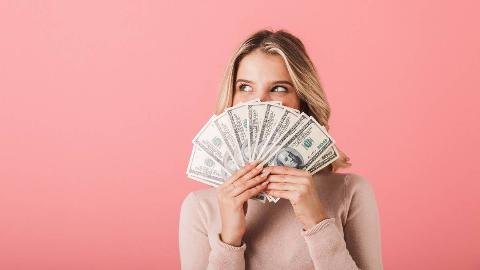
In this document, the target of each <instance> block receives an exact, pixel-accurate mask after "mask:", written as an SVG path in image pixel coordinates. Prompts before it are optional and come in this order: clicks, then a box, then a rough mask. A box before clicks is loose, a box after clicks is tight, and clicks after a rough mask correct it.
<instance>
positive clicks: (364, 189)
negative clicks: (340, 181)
mask: <svg viewBox="0 0 480 270" xmlns="http://www.w3.org/2000/svg"><path fill="white" fill-rule="evenodd" d="M344 184H345V190H346V192H347V195H348V194H349V195H351V196H362V195H363V196H375V195H374V193H375V192H374V188H373V186H372V184H371V182H370V180H368V179H367V178H366V177H365V176H363V175H359V174H356V173H347V174H345V177H344Z"/></svg>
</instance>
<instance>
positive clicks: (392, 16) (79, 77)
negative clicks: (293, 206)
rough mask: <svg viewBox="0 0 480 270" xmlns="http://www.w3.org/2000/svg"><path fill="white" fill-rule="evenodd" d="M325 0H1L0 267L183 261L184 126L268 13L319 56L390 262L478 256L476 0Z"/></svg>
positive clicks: (342, 137) (466, 263) (449, 264)
mask: <svg viewBox="0 0 480 270" xmlns="http://www.w3.org/2000/svg"><path fill="white" fill-rule="evenodd" d="M74 2H75V3H74ZM169 2H171V3H169ZM333 2H334V3H332V1H324V3H315V4H314V3H309V2H303V3H302V2H298V4H297V3H295V4H294V2H292V1H290V2H285V3H279V2H277V1H263V2H258V1H252V2H250V3H247V2H245V1H242V2H236V3H228V4H227V3H224V1H207V2H205V1H191V2H190V3H182V2H177V3H175V4H173V2H172V1H168V2H167V1H162V2H159V1H148V2H147V1H90V2H89V3H87V2H86V1H0V269H71V270H76V269H161V268H162V269H175V268H178V267H179V258H178V243H177V234H178V229H177V226H178V214H179V206H180V203H181V200H182V199H183V197H184V196H185V195H186V194H187V193H188V192H189V191H192V190H195V189H200V188H204V187H205V185H203V184H200V183H196V182H193V181H191V180H188V179H187V178H186V177H185V175H184V171H185V168H186V165H187V161H188V156H189V154H190V150H191V143H190V142H191V139H192V138H193V136H194V135H195V133H196V132H197V131H198V129H199V128H200V127H201V126H202V124H203V123H204V122H205V121H206V120H207V119H208V117H209V116H210V115H211V114H212V113H213V107H214V103H215V98H216V94H217V90H218V85H219V83H220V80H221V76H222V72H223V69H224V67H225V64H226V62H227V60H228V58H229V57H230V55H231V53H232V52H233V49H234V48H235V47H236V46H237V45H238V44H239V42H240V41H241V40H242V39H243V38H245V37H246V35H248V34H249V33H251V32H253V31H255V30H257V29H259V28H261V27H264V26H266V27H272V28H273V29H275V30H277V29H280V28H284V29H286V30H288V31H291V32H292V33H293V34H295V35H297V36H299V37H300V38H301V39H302V40H303V41H304V43H305V45H306V47H307V50H308V51H309V53H310V55H311V57H312V59H313V61H314V63H315V64H316V66H317V68H318V70H319V74H320V78H321V79H322V82H323V85H324V87H325V89H326V92H327V95H328V97H329V99H330V102H331V105H332V108H333V115H332V118H331V126H332V134H333V136H334V137H335V138H336V140H337V141H338V143H339V145H341V147H342V149H343V150H344V151H346V152H347V153H348V154H349V155H350V157H351V159H352V162H353V164H354V166H353V167H352V168H351V169H349V170H348V171H352V172H356V173H359V174H362V175H364V176H366V177H367V178H368V179H370V182H371V183H372V185H373V186H374V188H375V190H376V194H377V198H378V202H379V207H380V214H381V225H382V239H383V242H382V246H383V253H384V264H385V267H386V269H479V267H480V259H479V256H480V207H479V206H480V202H479V195H478V192H479V190H480V169H479V168H480V166H479V165H478V164H477V162H478V160H479V159H478V153H479V150H480V149H479V135H480V132H479V127H480V126H479V117H480V110H479V108H478V105H479V103H480V102H479V100H480V94H479V92H478V91H479V89H480V76H479V71H480V32H478V26H479V25H480V19H479V16H478V10H479V5H478V2H476V1H456V2H455V3H453V1H450V2H451V3H446V2H447V1H426V0H422V1H390V2H391V3H386V1H351V2H343V1H333ZM360 2H361V3H360Z"/></svg>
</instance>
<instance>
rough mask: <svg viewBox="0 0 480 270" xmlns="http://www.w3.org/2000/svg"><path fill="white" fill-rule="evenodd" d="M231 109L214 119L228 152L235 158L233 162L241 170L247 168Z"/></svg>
mask: <svg viewBox="0 0 480 270" xmlns="http://www.w3.org/2000/svg"><path fill="white" fill-rule="evenodd" d="M240 106H242V105H240ZM231 109H232V108H228V109H226V110H225V111H224V112H223V113H221V114H220V115H218V116H217V117H216V118H215V119H213V123H214V124H215V126H216V127H217V129H218V131H219V133H220V135H221V136H222V139H223V141H224V142H225V146H226V148H227V150H228V152H229V153H230V155H231V156H232V157H233V160H234V161H235V163H236V164H237V166H238V167H239V168H241V167H243V166H245V164H246V163H245V161H244V160H243V157H242V151H241V149H240V146H239V145H238V143H237V139H236V134H235V129H234V127H233V123H232V122H231V121H230V115H229V110H231Z"/></svg>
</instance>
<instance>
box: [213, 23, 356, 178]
mask: <svg viewBox="0 0 480 270" xmlns="http://www.w3.org/2000/svg"><path fill="white" fill-rule="evenodd" d="M257 49H259V50H261V51H262V52H264V53H267V54H271V55H280V56H281V57H282V58H283V61H284V62H285V65H286V67H287V70H288V73H289V75H290V77H291V79H292V82H293V85H294V87H295V89H296V92H297V95H298V96H299V97H300V100H301V108H300V110H301V111H303V112H304V113H306V114H307V115H310V116H312V117H314V118H315V120H317V121H318V122H319V123H320V124H322V125H323V126H325V128H326V129H327V130H329V125H328V119H329V117H330V105H329V103H328V101H327V97H326V95H325V92H324V91H323V88H322V86H321V85H320V81H319V78H318V75H317V70H316V68H315V66H314V64H313V63H312V61H311V60H310V58H309V56H308V55H307V52H306V50H305V46H304V45H303V43H302V42H301V41H300V39H298V38H297V37H295V36H294V35H292V34H290V33H288V32H286V31H284V30H278V31H270V30H267V29H263V30H259V31H257V32H255V33H253V34H251V35H250V36H249V37H248V38H247V39H246V40H245V41H244V42H242V43H241V45H240V46H239V48H238V49H237V50H236V51H235V53H234V54H233V56H232V57H231V58H230V61H229V62H228V65H227V67H226V69H225V74H224V77H223V81H222V84H221V86H220V92H219V96H218V100H217V106H216V114H220V113H222V112H223V111H224V110H225V109H226V108H228V107H231V106H232V102H233V94H234V90H235V79H236V75H237V70H238V66H239V63H240V61H241V60H242V58H243V57H245V56H246V55H247V54H249V53H251V52H252V51H254V50H257ZM336 147H337V150H338V152H339V156H340V157H339V158H338V159H337V160H335V161H334V162H333V163H332V164H331V165H330V166H328V167H326V168H325V170H330V171H336V170H337V169H339V168H345V167H349V166H350V165H351V164H350V163H348V161H349V158H348V157H347V156H346V155H345V153H343V152H342V151H341V150H340V149H339V148H338V146H337V145H336Z"/></svg>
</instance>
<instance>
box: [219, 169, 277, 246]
mask: <svg viewBox="0 0 480 270" xmlns="http://www.w3.org/2000/svg"><path fill="white" fill-rule="evenodd" d="M258 162H259V161H254V162H251V163H249V164H247V165H245V166H244V167H243V168H241V169H239V170H238V171H236V172H235V173H234V174H232V176H230V177H229V178H228V179H227V181H225V182H224V183H223V184H222V185H220V186H218V188H217V199H218V203H219V206H220V215H221V221H222V231H221V234H220V237H221V240H222V241H223V242H224V243H226V244H229V245H232V246H237V247H238V246H241V245H242V238H243V235H244V234H245V232H246V221H245V214H246V210H247V201H248V199H250V198H252V197H253V196H255V195H257V194H258V193H259V192H261V191H262V190H265V188H266V187H267V184H268V181H265V180H266V179H267V176H268V174H269V172H268V167H267V168H265V170H264V172H263V173H262V174H261V175H259V173H260V172H261V171H262V169H263V166H261V165H258V166H257V164H258Z"/></svg>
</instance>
